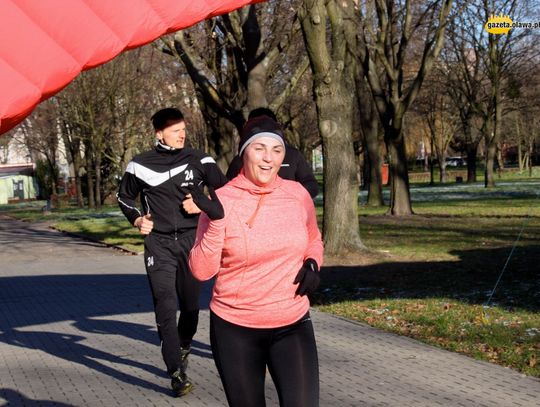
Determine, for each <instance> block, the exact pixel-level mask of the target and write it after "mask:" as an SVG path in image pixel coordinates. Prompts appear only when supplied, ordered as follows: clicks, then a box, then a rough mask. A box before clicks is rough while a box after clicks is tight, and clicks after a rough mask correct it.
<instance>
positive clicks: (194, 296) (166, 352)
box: [144, 229, 201, 374]
mask: <svg viewBox="0 0 540 407" xmlns="http://www.w3.org/2000/svg"><path fill="white" fill-rule="evenodd" d="M194 241H195V229H193V230H189V231H188V232H186V233H183V234H181V235H180V236H178V239H176V240H175V239H174V238H172V237H169V236H160V235H157V234H152V233H150V234H149V235H148V236H146V238H145V241H144V261H145V265H146V272H147V275H148V281H149V282H150V289H151V290H152V298H153V300H154V312H155V315H156V324H157V329H158V334H159V338H160V340H161V353H162V355H163V360H164V361H165V365H166V366H167V372H168V373H169V374H172V373H173V372H174V371H176V370H177V369H178V368H179V367H180V363H181V362H180V346H182V347H187V346H189V345H190V344H191V340H192V339H193V335H195V332H196V331H197V324H198V322H199V295H200V291H201V283H200V282H199V281H197V280H196V279H195V278H194V277H193V275H192V274H191V271H190V269H189V265H188V256H189V251H190V250H191V248H192V247H193V243H194ZM179 305H180V317H179V319H178V324H177V322H176V315H177V311H178V306H179Z"/></svg>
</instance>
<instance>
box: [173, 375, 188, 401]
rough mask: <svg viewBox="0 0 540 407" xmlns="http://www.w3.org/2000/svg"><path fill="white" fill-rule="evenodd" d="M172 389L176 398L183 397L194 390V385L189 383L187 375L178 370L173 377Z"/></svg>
mask: <svg viewBox="0 0 540 407" xmlns="http://www.w3.org/2000/svg"><path fill="white" fill-rule="evenodd" d="M171 387H172V389H173V392H174V395H175V396H176V397H182V396H185V395H186V394H188V393H189V392H190V391H191V390H193V384H192V383H191V382H190V381H189V379H188V377H187V376H186V374H185V373H182V372H180V370H177V371H176V372H174V373H173V374H172V376H171Z"/></svg>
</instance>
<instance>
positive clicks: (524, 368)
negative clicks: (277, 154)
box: [0, 179, 540, 377]
mask: <svg viewBox="0 0 540 407" xmlns="http://www.w3.org/2000/svg"><path fill="white" fill-rule="evenodd" d="M411 195H412V200H413V209H414V211H415V213H416V215H414V216H411V217H402V218H394V217H391V216H386V215H385V212H386V208H369V207H366V206H361V207H360V210H359V225H360V233H361V237H362V240H363V242H364V244H365V245H366V246H367V247H368V250H366V251H364V252H361V253H353V254H350V255H349V256H347V257H341V258H331V257H329V256H327V258H326V260H325V265H324V267H323V268H322V282H321V287H320V289H319V290H318V292H317V293H316V295H314V296H313V298H312V299H313V304H314V305H315V306H316V307H318V308H320V309H321V310H323V311H326V312H331V313H334V314H337V315H341V316H344V317H347V318H351V319H354V320H357V321H361V322H364V323H367V324H370V325H373V326H376V327H378V328H381V329H385V330H388V331H392V332H395V333H398V334H401V335H407V336H410V337H413V338H416V339H419V340H422V341H425V342H427V343H430V344H433V345H436V346H440V347H443V348H445V349H448V350H451V351H456V352H461V353H464V354H467V355H470V356H472V357H475V358H478V359H483V360H488V361H491V362H494V363H498V364H501V365H503V366H509V367H512V368H514V369H516V370H519V371H521V372H523V373H526V374H529V375H532V376H536V377H540V364H539V363H538V358H539V357H540V314H539V311H540V180H539V179H534V180H530V179H524V180H520V179H516V180H514V179H512V180H509V181H505V180H503V181H502V182H499V183H498V186H497V187H496V188H493V189H488V190H486V189H484V188H482V186H481V185H472V186H470V185H465V184H451V185H448V186H444V187H443V186H441V185H436V186H428V185H424V184H415V185H413V186H412V188H411ZM363 199H364V198H363V195H362V193H361V194H360V201H361V202H362V200H363ZM41 206H43V203H41V204H38V205H37V206H36V207H31V206H20V205H19V206H11V207H10V206H4V207H3V208H2V207H0V213H2V212H3V213H9V214H10V215H12V216H16V217H18V218H21V219H25V220H28V221H41V220H44V219H45V220H47V221H48V222H50V223H51V224H53V225H54V226H55V227H57V228H58V229H61V230H65V231H69V232H73V233H78V234H84V235H87V236H90V237H92V238H93V239H98V240H102V241H104V242H105V243H108V244H114V245H119V246H122V247H125V248H128V249H130V250H134V251H137V252H140V251H142V239H141V237H140V236H139V235H138V232H137V230H136V229H135V228H133V227H131V226H130V225H129V224H128V223H127V221H126V220H125V219H124V218H123V217H122V216H121V215H120V214H119V212H118V209H117V207H109V208H104V209H103V210H101V211H97V212H96V211H92V212H89V211H85V210H79V209H62V210H57V211H53V212H52V213H51V214H50V215H48V216H46V217H44V215H43V214H42V213H41V211H40V208H41ZM321 212H322V208H320V207H319V208H318V213H319V215H320V214H321ZM518 238H519V239H518ZM503 270H504V273H503ZM499 278H500V280H499ZM498 280H499V281H498ZM497 281H498V285H497V288H496V290H495V291H493V289H494V287H495V284H496V283H497ZM492 294H493V295H492ZM488 300H489V303H488Z"/></svg>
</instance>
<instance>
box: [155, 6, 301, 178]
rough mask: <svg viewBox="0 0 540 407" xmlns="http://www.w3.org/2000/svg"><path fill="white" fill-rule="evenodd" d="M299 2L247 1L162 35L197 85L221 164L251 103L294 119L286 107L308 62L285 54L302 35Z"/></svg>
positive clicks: (230, 153)
mask: <svg viewBox="0 0 540 407" xmlns="http://www.w3.org/2000/svg"><path fill="white" fill-rule="evenodd" d="M296 3H298V0H296V1H292V0H291V1H272V2H268V3H263V4H260V5H257V6H255V5H251V6H247V7H244V8H242V9H240V10H237V11H234V12H232V13H229V14H227V15H223V16H220V17H216V18H214V19H212V20H207V21H205V22H203V23H201V24H198V25H197V26H195V27H192V28H190V29H188V30H184V31H179V32H177V33H176V34H174V35H173V36H168V37H164V38H163V44H164V47H165V52H167V53H169V54H171V55H173V56H174V57H176V59H177V60H178V61H180V62H181V63H182V64H183V65H184V66H185V69H186V70H187V72H188V74H189V76H190V77H191V79H192V81H193V83H194V85H195V88H196V91H197V95H198V103H199V106H200V108H201V111H202V112H203V116H204V119H205V121H206V123H207V125H208V131H207V137H208V141H209V143H208V147H209V148H210V149H211V150H212V151H213V152H214V154H215V156H216V158H217V161H218V164H219V165H220V166H221V167H222V168H226V166H227V165H228V163H229V162H230V161H231V160H232V158H233V157H234V155H235V154H236V145H237V134H238V131H240V129H241V128H242V126H243V124H244V122H245V118H246V116H247V113H248V112H249V111H250V110H251V109H253V108H256V107H270V108H272V109H273V110H274V111H276V112H277V115H278V118H279V119H280V121H282V122H284V123H290V122H292V118H291V117H287V111H286V110H283V109H281V108H282V107H283V106H284V104H285V101H286V99H287V98H288V97H289V96H290V95H291V93H292V92H293V91H294V89H295V86H296V84H297V83H298V81H299V79H300V78H301V76H302V74H303V73H304V72H306V69H307V68H308V63H307V58H301V57H300V58H299V57H297V56H295V55H298V53H297V52H296V53H295V52H291V54H290V55H288V56H286V55H287V52H289V51H290V50H291V49H292V50H293V51H294V50H296V49H297V48H298V42H299V41H301V36H300V35H299V34H300V26H299V24H298V21H296V20H295V13H294V12H293V13H291V10H294V6H295V4H296ZM270 82H271V86H270ZM289 130H290V129H289Z"/></svg>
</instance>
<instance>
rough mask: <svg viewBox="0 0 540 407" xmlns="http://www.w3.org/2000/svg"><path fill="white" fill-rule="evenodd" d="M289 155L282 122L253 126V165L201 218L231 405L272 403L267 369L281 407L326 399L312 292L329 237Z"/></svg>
mask: <svg viewBox="0 0 540 407" xmlns="http://www.w3.org/2000/svg"><path fill="white" fill-rule="evenodd" d="M284 154H285V145H284V141H283V133H282V131H281V128H280V126H279V124H278V123H276V122H275V121H274V120H272V119H271V118H269V117H266V116H260V117H256V118H254V119H250V120H249V121H248V122H247V123H246V125H245V126H244V129H243V131H242V135H241V140H240V155H241V156H242V159H243V169H242V171H241V173H240V174H239V175H238V176H237V177H236V178H234V179H233V180H231V181H230V182H229V183H228V184H227V185H225V186H224V187H222V188H221V189H219V190H218V191H217V197H218V198H219V201H220V202H221V204H222V206H223V211H222V212H221V215H220V214H219V212H220V211H219V210H218V211H217V213H218V215H217V216H211V212H212V211H211V210H207V214H206V215H205V214H203V215H202V216H201V217H200V219H199V225H198V229H197V238H196V241H195V246H194V247H193V249H192V251H191V254H190V259H189V262H190V266H191V270H192V273H193V275H194V276H195V277H196V278H197V279H199V280H208V279H210V278H212V277H214V276H215V277H216V281H215V284H214V291H213V295H212V300H211V302H210V310H211V319H210V340H211V345H212V353H213V356H214V360H215V363H216V366H217V369H218V371H219V374H220V377H221V380H222V383H223V387H224V388H225V393H226V395H227V400H228V402H229V405H230V406H238V407H250V406H253V407H261V406H264V405H265V396H264V381H265V373H266V369H267V368H268V370H269V371H270V375H271V376H272V379H273V381H274V383H275V385H276V388H277V392H278V394H279V400H280V405H281V406H294V407H302V406H305V407H314V406H318V405H319V401H318V399H319V372H318V360H317V348H316V344H315V337H314V334H313V326H312V323H311V319H310V316H309V299H308V297H307V294H309V293H311V292H313V291H314V290H315V289H316V288H317V286H318V284H319V265H320V264H321V263H322V256H323V244H322V241H321V234H320V232H319V229H318V226H317V218H316V214H315V207H314V205H313V201H312V199H311V197H310V195H309V193H308V192H307V191H306V190H305V188H304V187H302V185H301V184H299V183H297V182H294V181H288V180H284V179H282V178H280V177H279V176H278V175H277V172H278V170H279V168H280V166H281V163H282V161H283V157H284ZM199 198H200V197H199ZM215 198H216V196H215V195H214V200H213V204H215V205H219V201H217V200H216V199H215ZM207 206H208V205H207ZM201 209H202V208H201ZM222 215H223V217H222V218H220V217H221V216H222ZM209 216H210V218H212V219H213V220H212V219H210V218H209ZM218 218H219V219H218Z"/></svg>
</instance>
